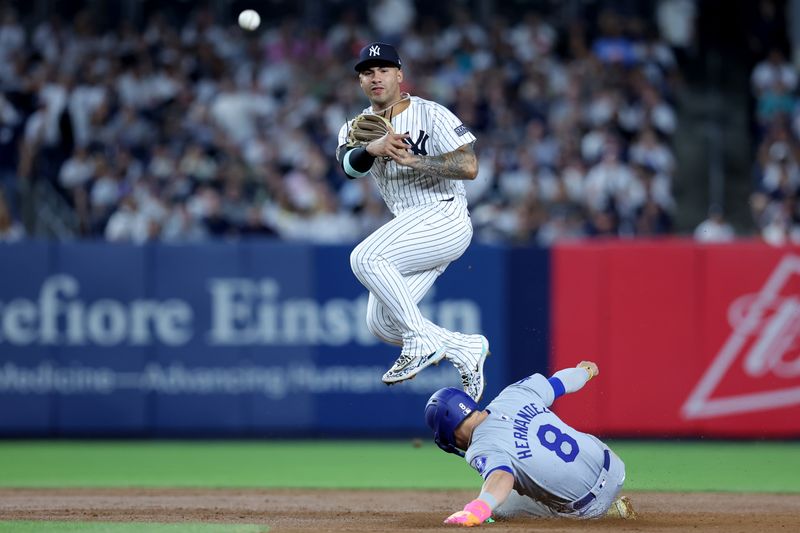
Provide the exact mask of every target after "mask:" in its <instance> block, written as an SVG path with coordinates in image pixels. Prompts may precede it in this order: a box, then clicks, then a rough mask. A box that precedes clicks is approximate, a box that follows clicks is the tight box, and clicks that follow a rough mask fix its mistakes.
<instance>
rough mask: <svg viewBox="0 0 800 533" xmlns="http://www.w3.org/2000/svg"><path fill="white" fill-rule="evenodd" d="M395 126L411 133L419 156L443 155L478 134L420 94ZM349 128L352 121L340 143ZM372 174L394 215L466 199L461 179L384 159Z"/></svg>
mask: <svg viewBox="0 0 800 533" xmlns="http://www.w3.org/2000/svg"><path fill="white" fill-rule="evenodd" d="M363 113H372V108H371V107H368V108H366V109H364V111H363ZM392 127H393V128H394V131H395V132H397V133H408V134H409V136H410V137H411V139H410V141H411V149H412V151H413V152H414V153H415V154H418V155H429V156H436V155H442V154H446V153H447V152H452V151H454V150H456V149H458V148H460V147H461V146H464V145H465V144H470V143H472V142H474V141H475V136H474V135H473V134H472V133H471V132H470V131H469V130H468V129H467V127H466V126H464V124H462V122H461V121H460V120H459V119H458V117H456V116H455V115H454V114H453V113H452V112H451V111H450V110H449V109H447V108H446V107H444V106H443V105H441V104H437V103H436V102H432V101H430V100H425V99H423V98H419V97H418V96H412V97H411V104H410V105H409V106H408V108H407V109H406V110H405V111H403V112H402V113H399V114H398V115H396V116H394V117H392ZM349 128H350V122H349V121H348V122H347V123H345V124H344V125H343V126H342V128H341V129H340V130H339V146H342V145H343V144H345V143H346V141H347V133H348V131H349ZM370 173H371V174H372V176H373V177H374V178H375V182H376V183H377V184H378V189H379V190H380V192H381V196H383V199H384V201H385V202H386V206H387V207H388V208H389V210H390V211H391V212H392V213H393V214H394V215H399V214H400V213H402V212H403V211H404V210H406V209H408V208H411V207H417V206H421V205H427V204H432V203H436V202H440V201H442V200H447V199H448V198H453V197H461V198H464V199H465V201H466V196H465V193H464V184H463V183H462V182H461V181H460V180H451V179H446V178H441V177H439V176H431V175H428V174H423V173H422V172H419V171H417V170H414V169H413V168H410V167H406V166H402V165H398V164H397V163H395V162H394V161H391V160H390V161H385V160H384V159H383V158H378V159H376V160H375V163H373V165H372V169H371V170H370Z"/></svg>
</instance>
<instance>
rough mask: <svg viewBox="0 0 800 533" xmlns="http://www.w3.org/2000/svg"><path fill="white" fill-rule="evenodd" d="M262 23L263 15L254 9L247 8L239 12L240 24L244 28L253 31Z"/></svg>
mask: <svg viewBox="0 0 800 533" xmlns="http://www.w3.org/2000/svg"><path fill="white" fill-rule="evenodd" d="M260 24H261V15H259V14H258V13H256V12H255V11H253V10H252V9H245V10H244V11H242V12H241V13H239V26H241V27H242V29H244V30H248V31H253V30H254V29H256V28H258V26H259V25H260Z"/></svg>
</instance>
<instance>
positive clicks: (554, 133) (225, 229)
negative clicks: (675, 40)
mask: <svg viewBox="0 0 800 533" xmlns="http://www.w3.org/2000/svg"><path fill="white" fill-rule="evenodd" d="M369 6H370V11H369V16H368V17H367V18H365V19H362V18H361V16H360V15H359V14H358V12H357V11H356V10H354V9H350V10H347V9H345V10H342V11H340V12H336V13H335V16H336V19H335V20H334V21H333V23H332V24H330V25H328V26H326V29H325V30H321V29H319V28H315V27H313V26H309V25H306V24H304V21H303V20H301V19H300V18H297V17H282V18H281V19H280V20H269V18H267V19H266V20H265V21H264V25H263V26H262V27H261V28H260V29H259V30H258V31H256V32H252V33H248V32H245V31H243V30H242V29H240V28H239V27H238V26H235V25H233V24H226V25H220V24H218V23H217V22H216V21H215V19H214V17H213V15H212V13H211V11H210V10H208V9H205V8H198V9H197V10H195V11H194V12H192V13H191V14H190V15H187V17H188V20H186V21H185V22H184V23H182V24H181V25H180V26H178V25H174V24H171V23H170V22H169V20H168V18H169V17H166V16H164V14H161V13H155V14H153V15H152V16H150V17H149V18H148V20H147V21H146V23H145V24H144V26H143V27H142V28H135V27H133V26H132V25H130V24H129V23H126V22H123V23H122V24H121V26H120V27H119V28H113V29H109V28H99V27H98V25H96V24H95V21H93V20H92V17H91V15H90V14H89V13H88V12H81V13H79V14H78V15H77V16H75V17H74V18H73V19H71V20H62V19H60V18H58V17H57V16H52V17H51V18H49V19H48V20H42V21H39V22H38V23H37V24H35V25H31V26H23V25H22V24H21V22H20V21H19V19H18V16H17V14H16V13H15V12H14V11H13V10H11V9H6V11H5V12H4V13H3V14H2V18H1V19H0V89H2V92H0V183H2V185H3V188H4V189H5V191H6V198H7V199H8V198H12V199H13V198H18V197H19V194H20V190H22V189H23V187H20V184H21V183H23V182H25V181H26V180H27V181H28V182H31V181H36V180H48V181H50V182H52V183H53V185H54V186H55V187H56V188H57V190H58V191H60V193H61V194H62V195H63V196H64V198H65V199H66V201H67V202H68V203H69V205H70V206H72V208H73V209H74V211H75V213H76V214H77V218H78V220H79V234H80V235H82V236H86V237H99V236H102V237H104V238H105V239H107V240H110V241H132V242H146V241H150V240H155V239H160V240H165V241H197V240H202V239H208V238H215V237H216V238H219V237H222V238H238V237H241V236H250V235H272V236H278V237H280V238H283V239H291V240H308V241H315V242H326V243H335V242H353V241H356V240H358V239H360V238H361V237H363V236H364V235H366V234H367V233H369V232H370V231H372V230H373V229H374V228H375V227H377V226H378V225H380V224H382V223H383V222H384V221H385V220H387V219H388V217H389V214H388V212H387V210H386V208H385V206H384V205H383V202H382V200H381V199H380V197H379V196H378V194H377V190H376V188H375V186H374V184H373V183H372V180H369V179H363V180H354V181H350V180H347V179H346V178H345V177H344V175H343V173H342V172H341V171H340V169H339V168H338V164H337V163H336V161H335V159H334V157H333V154H334V151H335V145H336V135H337V132H338V130H339V128H340V126H341V125H342V124H343V123H344V121H345V120H347V119H348V118H352V117H353V116H355V115H356V114H358V113H359V112H360V111H361V110H362V109H363V108H364V107H365V105H366V99H365V98H364V97H363V95H362V94H361V92H360V88H359V86H358V83H357V81H356V79H355V74H354V73H353V71H352V62H353V58H354V57H356V56H357V53H358V50H359V49H360V48H361V47H362V46H363V45H364V44H365V43H367V42H369V41H371V40H377V39H381V40H385V41H387V42H392V43H393V44H395V45H397V46H398V48H399V50H400V53H401V55H402V56H403V59H404V63H405V66H404V69H405V70H406V87H405V89H406V90H407V91H409V92H411V93H412V94H416V95H419V96H422V97H426V98H430V99H433V100H436V101H438V102H440V103H442V104H444V105H446V106H448V107H449V108H450V109H452V110H453V111H454V112H455V113H456V114H457V115H458V116H459V117H460V118H461V119H462V120H463V121H464V122H465V124H466V125H467V126H469V127H470V128H471V129H472V131H474V132H475V134H476V136H477V137H478V142H477V144H476V151H477V153H478V156H479V161H480V173H479V176H478V178H477V179H476V180H475V181H474V182H469V183H468V184H467V189H468V196H469V200H470V204H471V211H472V218H473V223H474V226H475V234H476V238H477V239H480V240H484V241H502V242H514V243H539V244H544V245H546V244H550V243H552V242H554V241H557V240H562V239H570V238H580V237H594V236H637V235H660V234H666V233H670V232H671V231H672V220H673V213H674V209H675V202H674V199H673V195H672V185H671V184H672V177H673V174H674V172H675V160H674V156H673V153H672V149H671V137H672V135H673V134H674V132H675V129H676V112H675V108H674V92H675V90H676V85H677V84H678V83H679V81H680V78H679V72H678V69H677V64H676V60H675V57H674V55H673V53H672V50H671V49H670V47H669V46H667V45H666V44H665V43H664V42H663V41H662V40H661V39H660V37H659V35H658V33H657V32H656V31H655V29H654V26H653V25H652V24H650V23H649V22H648V21H645V20H643V19H641V18H637V17H633V16H623V15H620V14H618V13H615V12H614V11H608V10H607V11H601V12H600V13H599V14H598V16H597V17H596V20H593V21H592V23H590V24H584V23H582V22H580V19H574V20H571V21H567V22H565V23H560V22H558V21H556V20H554V19H549V18H547V17H543V16H541V15H540V14H538V13H536V12H533V11H530V12H527V13H523V14H522V15H521V16H519V17H516V18H513V19H511V18H508V17H505V16H503V15H502V14H500V13H496V14H494V15H492V16H491V17H488V18H486V19H481V20H480V21H476V20H474V18H473V17H472V16H470V15H469V14H468V13H467V11H466V10H464V9H463V8H461V7H459V5H454V7H453V8H452V10H451V12H450V15H449V19H447V20H446V21H443V20H442V19H441V18H440V17H438V16H433V15H432V14H430V13H426V12H424V11H420V10H419V6H416V7H415V4H414V3H412V2H410V1H404V0H382V1H379V2H371V3H370V4H369ZM386 21H391V22H392V24H385V22H386ZM795 82H796V77H795ZM788 134H789V130H788V129H786V128H785V129H784V130H783V131H778V130H774V131H773V130H772V129H771V130H770V135H772V136H780V135H783V136H784V137H785V136H786V135H788ZM774 153H777V149H772V148H770V149H768V150H765V154H768V155H770V157H773V156H776V155H775V154H774ZM792 169H793V170H792V172H793V174H791V175H790V176H789V178H787V179H789V181H791V180H794V181H791V183H794V184H795V186H796V183H797V176H798V174H797V166H796V165H795V166H794V167H792ZM782 176H783V174H780V173H779V174H776V175H775V177H773V178H770V180H773V181H775V183H776V184H780V185H781V186H783V184H784V183H785V182H786V179H784V178H783V177H782ZM770 183H771V182H770ZM6 203H7V202H4V201H3V200H2V197H0V240H4V239H5V240H10V239H13V238H21V237H22V235H24V231H23V230H22V229H21V226H20V224H19V213H18V209H15V208H14V206H15V205H16V204H15V202H13V201H12V202H11V206H12V207H11V208H10V209H9V208H8V207H7V206H6V205H5V204H6ZM4 213H5V214H4ZM4 227H7V228H9V229H8V230H5V229H4Z"/></svg>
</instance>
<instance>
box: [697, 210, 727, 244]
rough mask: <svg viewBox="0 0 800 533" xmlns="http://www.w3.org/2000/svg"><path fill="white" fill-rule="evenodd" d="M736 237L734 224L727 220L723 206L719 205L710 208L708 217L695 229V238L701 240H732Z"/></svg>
mask: <svg viewBox="0 0 800 533" xmlns="http://www.w3.org/2000/svg"><path fill="white" fill-rule="evenodd" d="M735 237H736V233H735V232H734V231H733V226H731V225H730V224H728V223H727V222H726V221H725V216H724V215H723V213H722V208H720V207H719V206H718V205H712V206H711V207H710V208H709V209H708V218H707V219H705V220H704V221H702V222H701V223H700V224H699V225H698V226H697V228H695V230H694V239H695V240H696V241H700V242H730V241H732V240H733V239H734V238H735Z"/></svg>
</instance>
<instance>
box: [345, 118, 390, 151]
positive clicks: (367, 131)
mask: <svg viewBox="0 0 800 533" xmlns="http://www.w3.org/2000/svg"><path fill="white" fill-rule="evenodd" d="M387 133H394V129H393V128H392V124H391V122H389V121H388V120H386V119H385V118H383V117H382V116H380V115H372V114H367V113H365V114H362V115H358V116H357V117H356V118H354V119H353V122H352V124H351V125H350V131H349V132H347V147H348V148H355V147H356V146H366V145H368V144H369V143H371V142H372V141H374V140H376V139H380V138H381V137H383V136H384V135H386V134H387Z"/></svg>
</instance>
